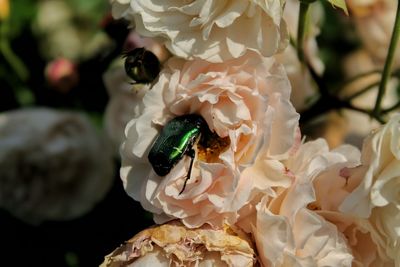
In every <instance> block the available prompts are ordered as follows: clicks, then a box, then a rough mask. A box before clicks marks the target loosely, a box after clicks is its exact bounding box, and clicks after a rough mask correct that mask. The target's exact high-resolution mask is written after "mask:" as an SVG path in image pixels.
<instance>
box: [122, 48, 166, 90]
mask: <svg viewBox="0 0 400 267" xmlns="http://www.w3.org/2000/svg"><path fill="white" fill-rule="evenodd" d="M124 56H125V57H126V58H125V72H126V74H127V75H128V76H129V77H130V78H132V79H133V80H134V81H135V83H151V82H152V81H154V79H155V78H156V77H157V76H158V74H159V73H160V70H161V64H160V61H159V60H158V58H157V57H156V55H154V54H153V53H152V52H151V51H149V50H146V49H145V48H135V49H133V50H131V51H129V52H127V53H125V54H124Z"/></svg>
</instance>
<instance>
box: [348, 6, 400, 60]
mask: <svg viewBox="0 0 400 267" xmlns="http://www.w3.org/2000/svg"><path fill="white" fill-rule="evenodd" d="M397 4H398V3H397V1H395V0H348V1H347V5H348V8H349V11H350V17H351V18H352V19H353V20H354V23H355V26H356V30H357V32H358V35H359V36H360V38H361V41H362V43H363V45H364V46H365V48H366V49H367V50H368V51H369V52H370V54H371V56H373V57H376V58H377V59H378V60H380V61H381V62H384V61H385V58H386V56H387V51H388V48H389V44H390V39H391V36H392V31H393V26H394V20H395V17H396V8H397ZM399 48H400V43H399V44H398V46H397V52H396V55H395V65H396V66H398V65H399V64H400V49H399Z"/></svg>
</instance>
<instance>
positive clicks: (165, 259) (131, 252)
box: [101, 222, 255, 267]
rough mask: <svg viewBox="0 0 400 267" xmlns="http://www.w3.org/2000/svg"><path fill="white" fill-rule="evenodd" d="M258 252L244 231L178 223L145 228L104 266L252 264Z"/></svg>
mask: <svg viewBox="0 0 400 267" xmlns="http://www.w3.org/2000/svg"><path fill="white" fill-rule="evenodd" d="M254 263H255V254H254V251H253V248H252V247H251V243H250V242H249V241H248V240H247V237H246V236H244V234H243V233H240V232H239V233H236V232H235V230H233V229H232V228H229V227H226V228H225V229H221V230H214V229H211V228H209V227H202V228H197V229H187V228H185V227H184V226H182V225H181V224H179V223H177V222H172V223H169V224H165V225H160V226H155V227H153V228H149V229H146V230H143V231H141V232H140V233H138V234H137V235H135V236H134V237H133V238H131V239H130V240H129V241H127V242H126V243H125V244H124V245H123V246H121V247H119V248H117V249H116V250H115V251H113V252H112V253H111V254H109V255H107V256H106V258H105V261H104V262H103V264H102V265H101V267H122V266H128V264H129V266H130V267H135V266H149V267H150V266H151V267H161V266H165V267H167V266H190V267H191V266H193V267H194V266H199V267H206V266H221V267H223V266H230V267H251V266H254Z"/></svg>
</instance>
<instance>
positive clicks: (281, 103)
mask: <svg viewBox="0 0 400 267" xmlns="http://www.w3.org/2000/svg"><path fill="white" fill-rule="evenodd" d="M289 95H290V84H289V81H288V79H287V76H286V74H285V72H284V70H283V67H282V66H281V65H279V64H278V63H276V62H275V61H274V60H273V59H266V58H262V57H260V56H258V55H257V54H247V55H246V56H245V57H242V58H239V59H235V60H231V61H227V62H225V63H221V64H209V63H207V62H206V61H202V60H196V61H189V62H187V61H184V60H180V59H177V58H172V59H170V60H169V61H168V62H167V63H166V66H165V68H164V70H163V71H162V72H161V73H160V76H159V79H158V81H157V82H156V83H155V84H154V86H153V87H152V88H151V90H150V91H149V92H148V93H146V95H145V97H144V99H143V101H144V110H143V112H142V115H141V116H140V117H138V118H136V119H133V120H131V121H130V122H129V123H128V125H127V127H126V131H125V132H126V137H127V139H126V141H125V143H124V145H123V149H122V168H121V177H122V180H123V182H124V186H125V189H126V191H127V192H128V194H129V195H131V196H132V197H133V198H134V199H136V200H138V201H140V202H141V204H142V205H143V207H144V208H145V209H147V210H149V211H151V212H153V213H155V220H156V222H163V221H166V220H169V219H171V218H180V219H182V221H183V223H184V224H185V225H186V226H189V227H196V226H200V225H202V224H204V223H209V224H211V225H214V226H216V225H221V224H222V222H223V221H224V220H228V221H230V222H234V221H235V218H236V216H237V215H236V211H237V210H238V209H239V207H241V206H242V205H243V203H242V202H243V201H245V200H246V199H247V194H249V193H250V191H251V186H250V185H249V184H247V180H248V179H251V177H244V178H243V179H241V172H242V171H243V170H245V169H246V168H249V167H251V166H252V164H253V163H254V160H255V158H256V156H257V155H258V154H259V151H260V150H262V154H263V157H264V158H266V159H281V158H286V157H287V156H288V154H289V152H290V150H291V149H292V147H293V146H294V144H295V142H296V140H295V137H296V136H297V134H298V114H297V113H296V112H295V110H294V108H293V106H292V105H291V103H290V101H289ZM191 113H195V114H199V115H201V116H202V117H203V118H204V119H205V121H206V122H207V124H208V127H209V128H210V130H211V131H213V132H215V133H216V134H217V135H218V136H216V137H215V141H216V142H217V145H218V146H219V149H218V150H217V151H216V152H217V153H216V154H215V155H211V154H209V153H207V152H205V149H204V148H201V147H199V146H196V145H195V149H197V151H198V153H197V156H196V157H197V158H196V160H195V161H194V164H193V169H192V174H191V178H190V179H189V180H188V183H187V186H186V189H185V190H184V191H183V193H182V194H180V195H179V192H180V191H181V189H182V188H183V183H184V181H185V178H186V175H187V173H188V169H189V165H190V158H189V157H187V156H185V157H184V158H183V159H182V160H181V161H180V162H179V163H178V164H177V165H176V166H175V167H174V168H173V169H172V171H171V172H170V173H169V174H168V175H166V176H165V177H159V176H157V175H156V173H155V172H154V171H153V169H152V166H151V165H150V163H149V161H148V159H147V156H148V153H149V150H150V148H151V146H152V143H153V141H154V140H155V138H156V136H157V135H158V134H159V131H160V128H161V127H162V126H163V125H165V124H166V123H167V122H168V121H169V120H171V119H172V118H174V117H177V116H180V115H184V114H191ZM250 182H252V181H250Z"/></svg>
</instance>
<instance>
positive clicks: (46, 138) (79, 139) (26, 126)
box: [0, 108, 114, 224]
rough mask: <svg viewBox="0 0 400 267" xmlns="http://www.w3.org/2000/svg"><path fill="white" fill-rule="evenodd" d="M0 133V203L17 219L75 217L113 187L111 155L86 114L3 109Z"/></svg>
mask: <svg viewBox="0 0 400 267" xmlns="http://www.w3.org/2000/svg"><path fill="white" fill-rule="evenodd" d="M0 136H1V138H0V207H1V208H3V209H6V210H8V211H9V212H10V213H12V214H13V215H15V216H16V217H18V218H20V219H21V220H24V221H26V222H28V223H32V224H37V223H41V222H43V221H47V220H70V219H73V218H77V217H79V216H81V215H83V214H84V213H86V212H88V211H89V210H90V209H91V208H92V207H93V206H94V205H95V204H96V203H97V202H98V201H100V200H101V199H102V198H103V197H104V196H105V194H106V193H107V192H108V190H109V189H110V187H111V185H112V181H113V178H114V175H113V173H114V166H113V158H112V154H111V153H110V149H109V147H108V145H107V143H106V142H104V139H103V138H101V137H100V136H99V135H98V133H97V132H96V129H95V127H94V126H93V125H92V124H91V123H90V120H89V119H88V118H87V117H86V116H85V115H84V114H81V113H77V112H66V111H56V110H52V109H47V108H29V109H20V110H15V111H9V112H4V113H2V114H1V115H0Z"/></svg>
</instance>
